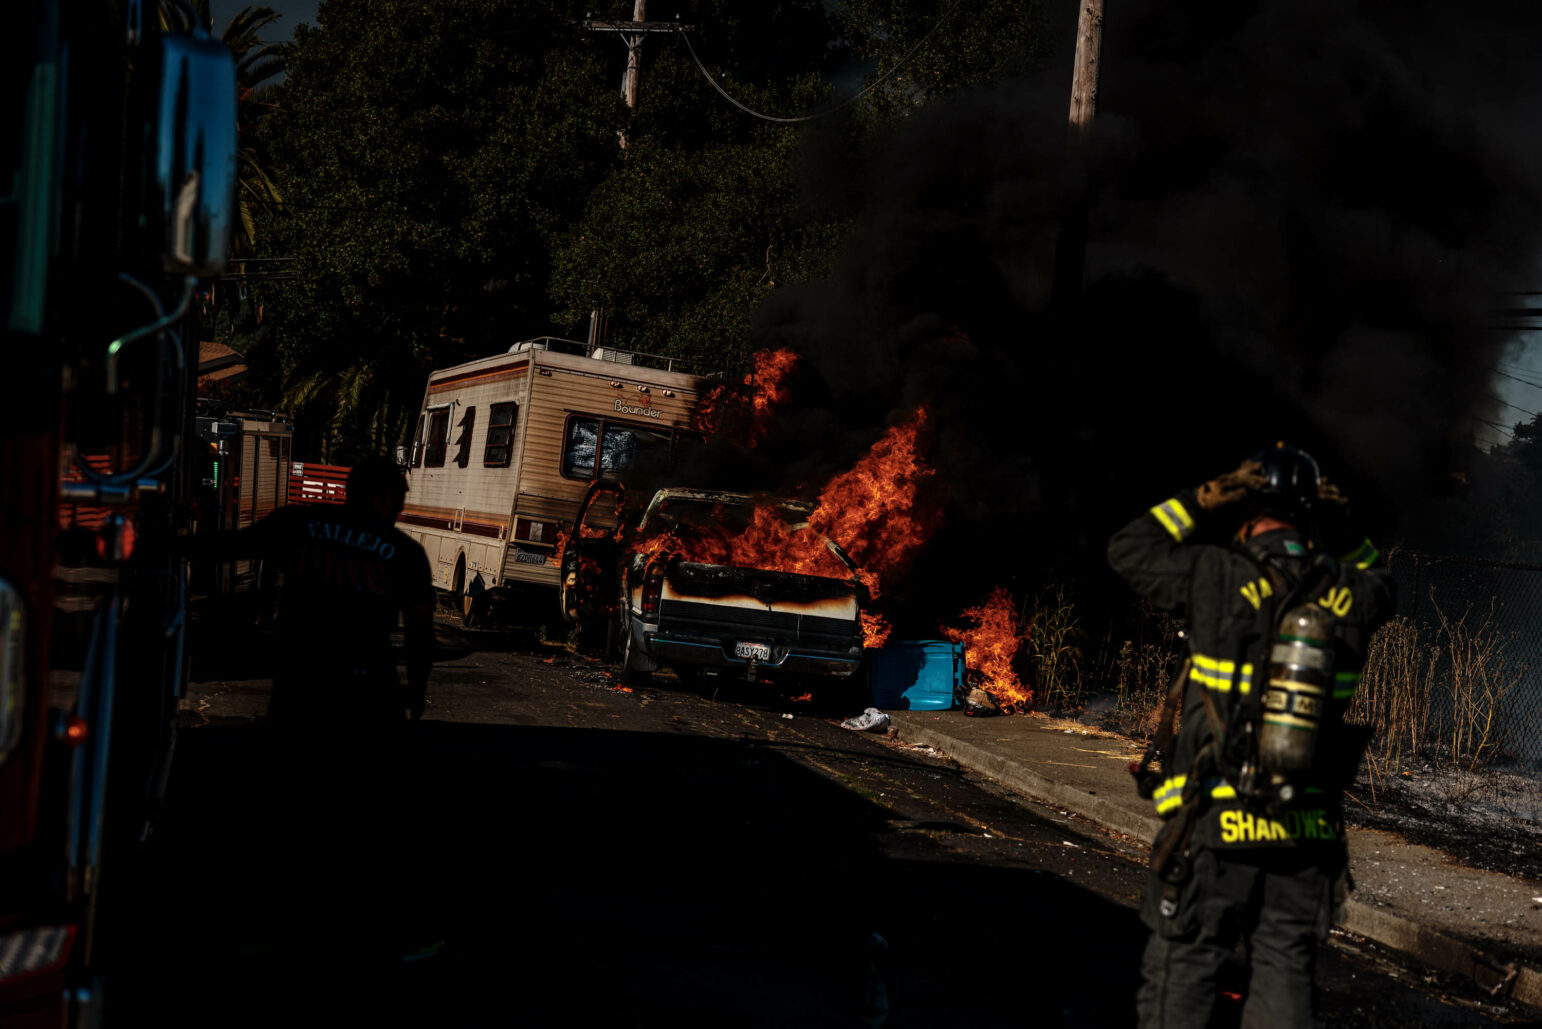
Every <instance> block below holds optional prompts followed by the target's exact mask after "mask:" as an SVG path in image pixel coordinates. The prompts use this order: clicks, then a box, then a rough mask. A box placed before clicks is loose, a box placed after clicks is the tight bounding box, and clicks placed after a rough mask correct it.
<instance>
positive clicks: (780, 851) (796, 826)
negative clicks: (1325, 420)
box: [109, 621, 1525, 1027]
mask: <svg viewBox="0 0 1542 1029" xmlns="http://www.w3.org/2000/svg"><path fill="white" fill-rule="evenodd" d="M440 638H441V643H442V644H443V645H444V647H445V649H444V652H443V653H442V655H441V658H442V659H441V661H440V663H439V664H438V665H437V666H436V669H435V674H434V677H433V681H432V688H431V694H430V707H429V710H428V714H427V716H426V718H425V719H424V721H422V722H421V723H418V724H416V725H414V726H411V727H410V731H409V732H408V733H406V734H404V736H403V738H401V739H399V740H392V741H387V742H384V743H382V742H379V741H370V740H367V739H360V738H358V734H357V733H352V732H350V731H349V727H347V726H338V727H329V728H328V731H327V733H326V734H325V735H324V737H323V738H322V739H321V741H320V742H321V743H322V744H324V745H323V746H321V747H320V748H312V749H308V744H307V745H302V744H304V741H302V743H296V742H295V741H284V740H280V739H278V738H277V737H275V735H274V733H273V732H272V731H271V730H270V729H269V728H268V727H267V726H265V725H264V724H262V721H261V719H259V718H256V717H255V716H256V715H258V714H259V713H260V712H261V711H262V709H263V705H264V703H265V695H266V683H265V682H264V681H263V678H262V676H263V674H264V667H263V665H264V656H265V654H266V653H267V650H266V649H265V643H264V642H263V641H262V640H261V639H257V638H248V637H239V638H235V637H233V638H229V639H222V640H220V641H218V645H214V646H207V645H206V646H205V647H204V648H202V649H201V650H200V652H199V656H198V657H197V658H196V660H195V666H194V675H195V678H196V679H197V680H198V681H197V682H196V684H195V685H194V686H193V687H192V689H191V690H190V693H189V697H188V699H187V701H186V702H185V705H184V707H185V711H184V715H183V729H182V731H181V734H180V738H179V743H178V752H177V758H176V762H175V765H174V769H173V775H172V780H171V786H170V789H169V791H168V794H167V806H166V811H165V814H164V817H163V818H162V820H161V822H160V824H159V827H158V829H157V831H156V833H155V835H154V836H153V837H152V839H151V841H150V843H149V845H148V847H147V850H146V852H145V856H144V867H143V868H142V869H141V870H140V873H141V874H140V877H139V879H138V880H137V882H139V883H141V884H142V886H140V887H139V888H137V889H136V890H135V904H136V905H137V911H136V914H135V917H134V918H133V920H132V924H133V926H134V930H133V932H132V933H131V934H130V936H131V938H130V939H128V940H124V939H114V940H113V941H112V943H113V945H114V946H115V947H116V948H117V949H116V951H115V953H117V954H118V955H119V957H118V958H117V959H116V962H115V974H114V976H113V979H112V983H113V986H112V990H113V994H112V995H111V996H112V1000H113V1003H111V1004H110V1005H109V1010H110V1011H113V1012H114V1016H113V1019H112V1023H113V1024H125V1025H127V1024H132V1025H140V1024H157V1025H190V1026H191V1025H197V1026H235V1025H271V1024H285V1025H387V1024H418V1025H429V1026H436V1027H437V1026H505V1025H519V1026H547V1025H551V1026H597V1027H605V1026H628V1027H634V1026H672V1027H673V1026H687V1025H704V1026H705V1025H710V1026H717V1027H737V1026H744V1027H750V1026H767V1027H771V1026H793V1025H796V1026H862V1025H887V1026H896V1027H909V1026H918V1027H919V1026H970V1027H973V1026H981V1027H986V1026H1026V1025H1031V1026H1124V1025H1129V1024H1132V1022H1133V997H1134V990H1135V986H1136V981H1137V967H1138V959H1139V951H1140V947H1141V944H1142V942H1143V938H1144V930H1143V929H1142V927H1141V926H1140V923H1139V921H1138V919H1137V918H1136V915H1135V910H1134V909H1135V904H1136V900H1137V897H1138V894H1139V891H1140V887H1141V883H1142V878H1143V869H1142V864H1141V862H1142V860H1143V855H1142V853H1141V851H1140V849H1139V848H1138V847H1136V846H1133V845H1132V844H1131V843H1130V842H1129V841H1127V840H1123V839H1121V838H1118V837H1115V836H1110V835H1108V834H1106V833H1103V832H1101V831H1099V830H1097V829H1095V828H1093V827H1091V826H1089V825H1088V824H1087V823H1085V822H1081V821H1080V820H1079V819H1077V818H1075V817H1074V816H1070V815H1067V814H1066V813H1064V812H1059V811H1055V810H1053V809H1050V808H1045V807H1043V806H1041V805H1037V804H1034V803H1032V802H1029V801H1025V800H1023V799H1021V798H1018V797H1016V796H1014V795H1011V794H1008V793H1006V792H1005V791H1003V790H1000V789H998V788H996V787H994V786H993V785H992V784H990V783H987V782H982V781H979V780H976V779H974V778H972V777H971V776H969V775H967V774H965V773H964V772H962V771H961V770H960V769H958V768H957V767H956V766H954V765H952V764H951V763H950V762H948V761H946V760H945V759H943V758H940V757H938V756H936V755H934V754H930V753H929V752H926V751H924V750H918V749H916V748H911V747H906V746H904V745H902V744H899V743H896V742H893V741H889V740H887V739H884V738H881V737H878V736H874V735H870V734H860V733H854V732H851V731H849V730H845V729H842V728H841V727H840V726H839V724H838V722H839V718H840V717H841V716H842V715H845V714H850V713H852V712H850V711H844V710H839V709H834V708H830V707H824V706H821V703H820V702H819V701H818V700H810V699H800V698H794V697H792V696H790V695H788V694H786V693H780V692H778V691H776V690H774V689H767V688H764V687H752V686H749V685H747V684H743V683H734V682H715V681H712V680H707V681H705V682H704V683H702V684H701V685H700V686H699V687H698V688H695V689H684V688H682V687H680V685H679V684H678V683H675V682H674V681H673V680H672V679H670V678H669V677H667V676H663V675H661V676H659V677H658V679H657V680H656V682H655V683H654V684H653V685H651V686H648V687H644V688H640V689H638V690H637V691H635V692H624V691H621V690H620V689H618V688H617V687H616V684H615V679H614V677H613V675H612V673H613V672H614V667H613V666H610V665H607V664H605V663H603V662H601V661H599V660H597V659H594V658H590V657H585V656H582V655H575V654H572V653H570V652H569V651H568V650H567V649H566V648H564V647H562V646H559V645H552V644H543V643H541V642H539V641H538V640H537V639H536V638H534V637H533V636H530V635H525V634H497V633H465V632H462V631H460V630H459V629H458V628H456V627H454V626H453V624H452V623H450V622H449V621H443V622H441V625H440ZM206 642H207V641H206ZM315 742H316V741H309V743H310V744H314V743H315ZM339 753H342V754H346V755H347V757H346V760H343V761H338V760H330V759H327V758H323V757H318V756H317V755H318V754H321V755H327V756H329V757H335V756H336V755H337V754H339ZM124 921H125V920H119V921H118V922H117V924H120V925H121V924H124ZM404 957H406V958H413V959H415V960H407V961H403V960H402V959H403V958H404ZM1324 965H1325V967H1324V969H1323V974H1322V980H1323V983H1324V987H1325V989H1324V998H1323V1004H1324V1009H1325V1016H1326V1022H1327V1024H1330V1025H1335V1026H1394V1025H1395V1026H1406V1025H1413V1024H1423V1025H1426V1026H1432V1027H1433V1026H1467V1025H1487V1024H1494V1023H1495V1022H1504V1023H1510V1024H1521V1023H1523V1022H1524V1018H1525V1016H1523V1015H1522V1014H1520V1013H1517V1012H1507V1011H1505V1010H1502V1009H1498V1008H1494V1007H1491V1006H1488V1005H1485V1004H1484V1003H1483V998H1481V997H1477V996H1473V995H1464V994H1463V993H1462V992H1461V990H1462V987H1461V986H1460V984H1457V983H1449V982H1444V981H1441V980H1438V979H1435V978H1432V977H1428V976H1425V975H1424V974H1422V973H1421V972H1419V971H1418V970H1417V969H1412V968H1408V967H1406V966H1404V965H1402V964H1400V963H1399V962H1397V961H1396V960H1395V958H1393V957H1392V956H1390V955H1386V954H1382V953H1379V952H1377V951H1375V949H1374V948H1372V947H1370V946H1369V945H1367V944H1365V943H1364V942H1363V941H1356V940H1352V939H1347V938H1339V939H1337V940H1336V942H1335V944H1334V945H1333V946H1332V947H1331V948H1330V949H1329V953H1328V957H1327V959H1326V960H1325V963H1324Z"/></svg>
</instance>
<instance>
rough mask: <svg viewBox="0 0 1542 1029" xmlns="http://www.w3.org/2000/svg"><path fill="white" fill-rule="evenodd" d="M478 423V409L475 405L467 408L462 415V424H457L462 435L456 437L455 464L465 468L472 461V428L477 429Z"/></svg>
mask: <svg viewBox="0 0 1542 1029" xmlns="http://www.w3.org/2000/svg"><path fill="white" fill-rule="evenodd" d="M476 425H477V409H476V408H474V407H468V408H466V413H465V414H464V415H462V416H461V419H460V424H459V425H458V426H456V428H458V429H460V435H459V436H456V437H455V464H456V466H457V467H460V468H464V467H466V466H467V465H468V464H470V463H471V430H473V429H475V428H476Z"/></svg>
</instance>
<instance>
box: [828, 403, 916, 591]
mask: <svg viewBox="0 0 1542 1029" xmlns="http://www.w3.org/2000/svg"><path fill="white" fill-rule="evenodd" d="M926 419H927V410H926V408H924V407H920V408H917V409H916V410H915V411H914V412H913V413H912V414H911V416H910V417H909V418H908V419H906V420H905V421H904V422H902V423H900V424H899V425H896V426H894V427H892V428H890V429H889V431H888V432H886V433H884V435H883V438H882V439H880V440H879V441H878V442H877V443H874V444H873V447H872V449H871V450H869V451H868V452H867V453H866V454H864V455H863V456H862V458H861V459H860V460H859V461H857V463H856V464H855V465H853V466H852V468H851V470H850V471H847V472H843V473H841V474H840V475H837V476H836V477H835V478H833V479H831V480H830V482H829V484H828V485H826V486H825V488H824V490H823V491H821V493H820V494H819V507H818V508H817V509H816V510H815V511H814V513H813V515H811V516H810V517H809V525H810V526H812V527H813V528H814V529H816V530H817V531H819V532H820V533H822V534H824V535H825V536H828V537H829V538H830V539H832V540H834V541H835V542H836V543H838V544H840V545H841V547H842V548H843V549H844V550H845V551H846V553H847V554H848V555H850V557H851V559H852V560H853V561H855V562H856V564H857V567H859V568H861V569H863V576H864V581H865V582H866V583H867V587H868V590H869V592H870V593H871V594H872V595H873V596H874V597H876V596H878V586H879V582H880V581H881V580H882V579H883V578H884V577H886V576H889V575H893V574H895V573H897V572H899V571H902V570H903V569H905V568H906V567H908V566H909V564H910V562H911V560H912V559H913V558H914V557H915V556H916V553H917V552H918V551H919V550H920V549H921V547H922V545H924V544H925V543H926V541H927V540H928V539H930V538H931V536H932V533H933V532H934V531H935V530H936V525H935V524H934V523H933V522H932V521H931V520H930V519H925V518H923V517H922V516H921V515H920V514H919V512H918V510H917V505H916V501H917V498H918V496H919V494H920V491H921V488H922V486H924V485H925V484H926V482H927V480H928V479H930V478H931V477H932V475H933V474H934V472H933V470H932V469H931V467H929V466H928V465H927V464H926V462H925V461H923V460H922V459H921V456H920V447H919V444H918V438H919V436H920V433H921V429H922V427H923V426H925V424H926Z"/></svg>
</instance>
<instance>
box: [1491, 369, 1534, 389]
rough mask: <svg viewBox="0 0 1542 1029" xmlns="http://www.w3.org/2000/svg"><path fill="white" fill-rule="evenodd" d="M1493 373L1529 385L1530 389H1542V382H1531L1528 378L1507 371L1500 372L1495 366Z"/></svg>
mask: <svg viewBox="0 0 1542 1029" xmlns="http://www.w3.org/2000/svg"><path fill="white" fill-rule="evenodd" d="M1494 374H1495V375H1500V376H1503V377H1504V378H1506V379H1514V380H1515V381H1516V382H1519V383H1521V384H1522V385H1526V386H1530V387H1531V388H1532V389H1542V382H1532V381H1531V380H1530V379H1523V378H1521V377H1520V376H1519V375H1511V374H1510V373H1509V372H1502V371H1499V370H1498V369H1497V368H1496V369H1495V370H1494Z"/></svg>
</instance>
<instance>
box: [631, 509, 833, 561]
mask: <svg viewBox="0 0 1542 1029" xmlns="http://www.w3.org/2000/svg"><path fill="white" fill-rule="evenodd" d="M717 510H718V513H719V517H714V518H711V519H706V520H700V521H698V522H694V523H692V524H682V525H676V526H675V527H674V528H672V529H671V530H670V531H669V532H665V533H661V534H659V535H656V536H653V537H650V538H646V539H642V540H640V541H639V542H638V544H637V547H636V548H635V549H636V550H637V551H638V552H639V553H642V554H645V555H646V556H647V559H648V560H649V561H650V562H651V561H654V560H659V559H663V560H669V559H672V558H679V559H681V560H683V561H699V562H701V563H702V564H713V565H726V566H728V567H730V568H763V569H766V570H768V571H774V572H792V573H795V574H798V575H817V576H822V577H824V578H831V579H846V578H850V577H851V570H850V569H849V568H847V567H846V565H845V564H844V563H843V562H842V561H841V560H840V558H838V557H836V556H835V554H834V553H833V552H832V551H831V550H830V548H829V547H828V546H826V545H825V541H824V539H823V538H822V537H821V536H819V535H817V534H815V533H812V532H808V531H806V530H802V529H799V528H796V527H795V526H794V524H789V522H788V519H787V517H785V516H784V515H783V513H782V508H781V507H780V506H779V505H778V504H777V502H776V501H775V500H774V499H772V498H764V499H761V500H759V501H758V502H756V504H755V506H754V508H753V510H752V513H751V514H750V518H749V524H748V525H747V526H746V527H745V528H744V529H743V530H742V531H733V529H732V526H733V523H734V522H735V521H736V519H735V518H733V517H732V516H730V515H727V514H726V513H724V512H723V511H722V509H721V507H719V508H718V509H717Z"/></svg>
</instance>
